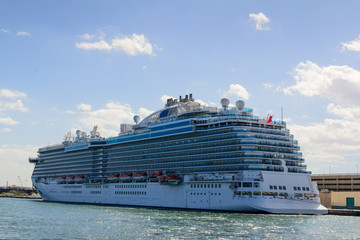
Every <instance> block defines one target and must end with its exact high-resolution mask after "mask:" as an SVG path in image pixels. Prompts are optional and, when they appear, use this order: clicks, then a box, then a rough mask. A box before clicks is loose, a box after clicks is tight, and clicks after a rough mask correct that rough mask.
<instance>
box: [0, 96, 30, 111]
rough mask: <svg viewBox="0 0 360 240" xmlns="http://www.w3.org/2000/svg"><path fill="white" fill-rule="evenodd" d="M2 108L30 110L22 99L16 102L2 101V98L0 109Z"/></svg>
mask: <svg viewBox="0 0 360 240" xmlns="http://www.w3.org/2000/svg"><path fill="white" fill-rule="evenodd" d="M1 110H2V111H4V110H17V111H21V112H28V111H29V110H28V109H27V108H26V107H25V106H24V104H23V102H22V101H21V100H20V99H18V100H16V101H15V102H8V101H2V100H1V99H0V111H1Z"/></svg>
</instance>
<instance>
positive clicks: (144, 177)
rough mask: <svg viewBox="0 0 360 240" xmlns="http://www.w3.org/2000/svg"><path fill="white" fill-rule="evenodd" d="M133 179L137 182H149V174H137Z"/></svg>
mask: <svg viewBox="0 0 360 240" xmlns="http://www.w3.org/2000/svg"><path fill="white" fill-rule="evenodd" d="M133 179H134V180H135V181H136V182H141V181H146V180H147V174H146V173H135V174H134V175H133Z"/></svg>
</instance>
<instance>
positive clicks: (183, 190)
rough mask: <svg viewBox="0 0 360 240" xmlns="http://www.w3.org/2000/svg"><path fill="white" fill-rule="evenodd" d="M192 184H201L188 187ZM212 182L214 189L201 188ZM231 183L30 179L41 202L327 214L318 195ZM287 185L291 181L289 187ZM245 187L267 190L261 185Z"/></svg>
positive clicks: (210, 184)
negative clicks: (241, 192)
mask: <svg viewBox="0 0 360 240" xmlns="http://www.w3.org/2000/svg"><path fill="white" fill-rule="evenodd" d="M265 174H266V173H265ZM270 177H271V176H270ZM276 177H277V178H278V179H277V180H276V179H275V180H274V182H277V181H279V180H280V179H279V174H277V175H276ZM194 184H198V185H199V186H203V187H202V188H191V186H192V185H194ZM215 184H216V185H217V186H218V187H217V188H205V187H207V186H214V185H215ZM232 184H233V182H231V181H228V182H226V181H222V182H219V181H206V182H205V181H202V182H198V183H194V182H187V183H185V182H183V183H180V184H178V185H171V184H160V183H159V182H142V183H139V182H130V183H121V182H119V183H103V184H76V183H75V184H58V183H56V182H48V183H36V182H34V186H35V187H36V189H37V190H38V192H39V193H40V194H41V196H42V197H43V199H44V200H45V201H56V202H71V203H89V204H111V205H127V206H143V207H161V208H180V209H199V210H218V211H233V212H267V213H277V214H327V212H328V210H327V209H326V208H325V207H323V206H322V205H321V204H320V203H319V201H318V198H317V199H310V200H309V199H304V198H302V199H299V198H293V197H280V196H277V197H273V196H262V195H259V196H254V195H252V196H245V195H236V194H234V189H233V188H232V187H231V186H232ZM290 185H291V183H290V184H289V188H290ZM238 190H241V189H238ZM246 190H247V191H252V192H254V191H258V192H262V191H268V190H267V189H262V187H260V188H257V189H251V188H250V189H246Z"/></svg>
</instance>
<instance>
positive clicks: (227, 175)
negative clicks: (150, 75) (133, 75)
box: [29, 94, 328, 214]
mask: <svg viewBox="0 0 360 240" xmlns="http://www.w3.org/2000/svg"><path fill="white" fill-rule="evenodd" d="M221 106H222V107H221V108H216V107H209V106H205V105H202V104H200V103H199V102H196V101H195V100H194V98H193V96H192V94H189V95H186V96H185V97H181V96H180V97H179V99H174V98H169V99H168V100H167V103H166V105H165V106H164V108H162V109H160V110H158V111H156V112H154V113H152V114H150V115H149V116H147V117H146V118H144V119H143V120H141V119H140V117H139V116H137V115H136V116H134V122H135V123H134V124H126V123H123V124H120V133H119V134H118V136H115V137H109V138H103V137H101V136H100V133H99V132H98V131H97V127H96V126H95V127H94V129H93V130H92V131H91V132H90V134H87V133H86V132H83V131H81V130H77V131H76V137H72V136H71V132H69V133H68V134H67V135H66V137H65V139H64V141H63V142H62V143H61V144H56V145H51V146H45V147H42V148H40V149H39V150H38V155H37V157H35V158H29V162H30V163H33V164H35V167H34V171H33V174H32V183H33V185H34V187H35V188H36V190H37V192H38V193H39V194H40V195H41V196H42V198H43V199H44V200H45V201H56V202H70V203H89V204H110V205H123V206H143V207H156V208H179V209H200V210H210V211H217V210H218V211H232V212H254V213H275V214H326V213H327V212H328V211H327V209H326V208H325V207H324V206H322V205H321V204H320V199H319V191H318V188H317V185H316V183H313V182H311V178H310V172H308V171H307V170H306V165H305V164H304V159H303V157H302V153H301V152H300V147H299V146H298V141H296V140H294V136H293V135H292V134H290V132H289V130H288V129H287V128H286V123H285V122H284V121H275V120H273V119H272V116H268V117H267V118H264V119H260V118H259V117H257V116H254V115H253V110H252V109H251V108H247V107H245V104H244V102H243V101H241V100H239V101H237V102H236V103H235V105H230V101H229V99H227V98H223V99H221ZM231 106H233V107H231Z"/></svg>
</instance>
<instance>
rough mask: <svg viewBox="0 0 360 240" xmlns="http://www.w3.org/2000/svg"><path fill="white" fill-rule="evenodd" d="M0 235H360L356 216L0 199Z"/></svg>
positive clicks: (116, 236) (80, 237) (228, 237)
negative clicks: (183, 209) (193, 209)
mask: <svg viewBox="0 0 360 240" xmlns="http://www.w3.org/2000/svg"><path fill="white" fill-rule="evenodd" d="M0 239H167V240H168V239H360V218H359V217H351V216H334V215H322V216H321V215H316V216H305V215H273V214H241V213H221V212H199V211H179V210H165V209H149V208H134V207H113V206H96V205H79V204H63V203H51V202H44V201H41V200H31V199H12V198H0Z"/></svg>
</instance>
